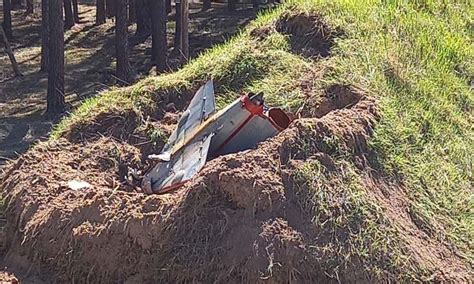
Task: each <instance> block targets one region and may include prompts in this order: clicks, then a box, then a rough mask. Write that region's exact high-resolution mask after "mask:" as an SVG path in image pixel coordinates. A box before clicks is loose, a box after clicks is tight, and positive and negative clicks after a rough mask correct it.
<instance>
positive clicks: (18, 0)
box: [11, 0, 23, 10]
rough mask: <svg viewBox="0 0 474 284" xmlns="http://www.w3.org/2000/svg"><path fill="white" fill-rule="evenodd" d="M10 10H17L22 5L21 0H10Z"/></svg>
mask: <svg viewBox="0 0 474 284" xmlns="http://www.w3.org/2000/svg"><path fill="white" fill-rule="evenodd" d="M11 3H12V10H19V9H21V8H22V7H23V2H22V0H12V1H11Z"/></svg>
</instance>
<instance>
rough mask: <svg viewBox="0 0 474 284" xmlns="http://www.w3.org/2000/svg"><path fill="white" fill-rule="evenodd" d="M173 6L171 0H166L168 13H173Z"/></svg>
mask: <svg viewBox="0 0 474 284" xmlns="http://www.w3.org/2000/svg"><path fill="white" fill-rule="evenodd" d="M171 10H172V7H171V0H166V15H168V14H169V13H171Z"/></svg>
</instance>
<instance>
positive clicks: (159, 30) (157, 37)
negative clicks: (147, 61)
mask: <svg viewBox="0 0 474 284" xmlns="http://www.w3.org/2000/svg"><path fill="white" fill-rule="evenodd" d="M150 10H151V25H152V53H153V56H152V57H153V59H155V65H156V71H157V72H163V71H165V70H166V66H167V65H166V57H167V56H166V53H167V51H168V46H167V40H166V18H167V13H166V0H152V2H151V7H150Z"/></svg>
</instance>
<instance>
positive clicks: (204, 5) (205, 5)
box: [202, 0, 212, 10]
mask: <svg viewBox="0 0 474 284" xmlns="http://www.w3.org/2000/svg"><path fill="white" fill-rule="evenodd" d="M211 6H212V1H211V0H203V1H202V9H203V10H209V9H211Z"/></svg>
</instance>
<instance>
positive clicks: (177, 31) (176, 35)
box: [174, 0, 181, 54]
mask: <svg viewBox="0 0 474 284" xmlns="http://www.w3.org/2000/svg"><path fill="white" fill-rule="evenodd" d="M175 5H176V6H175V9H176V16H175V17H176V19H175V21H176V25H175V30H174V49H175V50H176V51H177V52H178V54H179V52H180V48H181V0H176V2H175Z"/></svg>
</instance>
